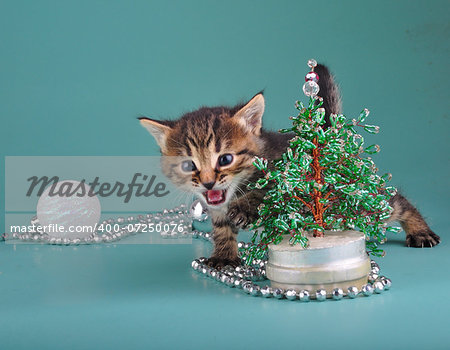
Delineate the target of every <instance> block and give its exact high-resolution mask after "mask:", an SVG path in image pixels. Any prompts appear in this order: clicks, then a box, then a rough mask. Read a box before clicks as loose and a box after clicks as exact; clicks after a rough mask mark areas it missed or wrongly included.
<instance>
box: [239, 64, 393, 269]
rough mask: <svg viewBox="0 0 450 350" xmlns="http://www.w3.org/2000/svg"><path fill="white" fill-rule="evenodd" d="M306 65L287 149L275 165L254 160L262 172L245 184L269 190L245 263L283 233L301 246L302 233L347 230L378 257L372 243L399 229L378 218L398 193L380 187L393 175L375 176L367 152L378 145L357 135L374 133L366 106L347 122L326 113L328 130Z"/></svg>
mask: <svg viewBox="0 0 450 350" xmlns="http://www.w3.org/2000/svg"><path fill="white" fill-rule="evenodd" d="M308 65H309V66H310V67H311V69H312V71H311V72H309V73H308V74H307V76H306V79H307V82H306V83H305V85H304V86H303V91H304V92H305V94H306V95H307V96H309V104H308V106H305V105H304V104H303V103H302V102H299V101H297V103H296V108H297V109H298V111H299V113H298V115H297V116H296V117H291V119H292V121H293V125H292V127H291V128H289V129H282V130H280V132H283V133H287V132H291V133H293V138H292V139H291V140H290V142H289V147H288V148H287V150H286V152H285V153H284V154H283V155H282V158H281V159H279V160H277V161H275V162H274V163H273V164H268V161H267V160H266V159H263V158H258V157H257V158H256V159H255V162H254V165H255V166H256V167H257V168H258V169H259V170H260V171H262V173H263V174H264V176H263V177H262V178H260V179H259V180H258V181H257V182H256V183H254V184H251V185H250V187H252V188H258V189H262V188H267V189H268V191H267V193H266V195H265V197H264V200H263V203H262V204H261V205H260V206H259V207H258V213H259V219H258V220H257V221H256V222H255V223H254V225H253V228H254V229H255V233H254V235H253V243H254V245H253V246H252V247H251V248H250V249H249V251H248V252H247V253H248V259H249V261H252V260H253V259H261V258H262V257H263V256H264V254H265V252H266V249H267V246H268V245H269V244H271V243H273V244H277V243H279V242H281V240H282V239H283V235H289V236H290V243H291V244H297V243H300V244H301V245H302V246H303V247H307V244H308V239H307V237H306V236H305V233H306V232H307V231H312V232H313V234H314V236H315V237H322V236H323V235H324V231H326V230H347V229H353V230H359V231H361V232H363V233H364V234H365V236H366V240H367V248H368V250H369V251H370V252H371V253H373V254H375V255H380V253H382V250H381V249H379V248H378V247H377V244H376V242H382V243H384V241H385V240H386V231H391V232H398V231H399V229H398V228H396V227H390V226H387V225H386V224H385V223H384V220H385V219H387V218H388V217H389V216H390V214H391V213H392V211H393V209H392V208H391V207H390V206H389V199H390V198H391V197H392V196H394V195H395V193H396V189H395V188H394V187H387V186H386V182H387V181H389V180H390V177H391V176H390V174H385V175H383V176H379V175H377V171H378V169H377V167H376V165H375V163H374V162H373V160H372V158H371V157H370V156H368V155H372V154H374V153H377V152H379V150H380V147H379V146H378V145H371V146H368V147H365V146H364V139H363V137H362V136H361V135H359V134H358V133H357V128H358V127H361V128H363V129H364V130H365V131H366V132H368V133H377V132H378V130H379V128H378V126H374V125H368V124H365V120H366V118H367V117H368V115H369V111H368V110H367V109H364V110H363V111H362V112H361V114H360V115H359V117H358V118H357V119H353V120H350V121H349V120H347V119H346V117H345V116H344V115H331V116H330V124H331V126H330V127H328V128H326V127H325V110H324V108H322V99H321V98H320V97H317V94H318V92H319V86H318V84H317V80H318V76H317V74H316V73H315V72H314V67H315V66H316V65H317V63H316V62H315V61H314V60H310V61H309V62H308ZM258 229H259V230H258Z"/></svg>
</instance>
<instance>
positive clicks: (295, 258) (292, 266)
mask: <svg viewBox="0 0 450 350" xmlns="http://www.w3.org/2000/svg"><path fill="white" fill-rule="evenodd" d="M307 237H308V239H309V247H308V248H306V249H304V248H302V247H301V245H300V244H296V245H290V244H289V237H288V236H286V237H285V238H284V239H283V241H282V242H281V243H280V244H277V245H274V244H272V245H269V260H268V263H267V266H266V276H267V278H268V279H269V280H270V281H271V285H272V287H273V288H282V289H284V290H286V289H295V290H296V291H301V290H308V291H309V292H314V291H316V290H318V289H325V290H326V291H327V296H330V295H331V294H330V293H331V291H332V290H333V289H334V288H342V289H343V290H344V291H346V290H347V288H348V287H350V286H354V287H357V288H358V290H361V287H362V286H363V285H364V284H366V283H367V278H368V275H369V272H370V259H369V256H368V254H367V253H366V245H365V237H364V235H363V234H362V233H361V232H356V231H326V232H325V236H324V237H313V235H312V233H311V234H309V233H308V234H307Z"/></svg>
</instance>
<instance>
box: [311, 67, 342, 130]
mask: <svg viewBox="0 0 450 350" xmlns="http://www.w3.org/2000/svg"><path fill="white" fill-rule="evenodd" d="M314 71H315V72H316V73H317V74H318V75H319V88H320V90H319V96H320V97H322V98H323V105H322V107H323V108H325V120H326V124H325V126H326V127H328V126H330V119H329V118H330V114H340V113H341V112H342V110H341V109H342V105H341V96H340V93H339V88H338V86H337V84H336V83H335V81H334V77H333V75H332V74H331V73H330V71H329V70H328V68H327V67H326V66H324V65H323V64H318V65H317V66H316V67H315V68H314Z"/></svg>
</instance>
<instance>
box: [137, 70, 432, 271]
mask: <svg viewBox="0 0 450 350" xmlns="http://www.w3.org/2000/svg"><path fill="white" fill-rule="evenodd" d="M315 71H316V72H317V73H318V74H319V76H320V80H319V86H320V95H321V97H322V98H323V99H324V104H323V107H324V108H325V110H326V118H327V124H326V126H329V125H330V124H329V115H330V114H332V113H336V114H338V113H340V97H339V91H338V88H337V85H336V84H335V83H334V79H333V76H332V75H331V74H330V72H329V71H328V69H327V68H326V67H325V66H323V65H318V66H317V67H316V69H315ZM263 113H264V97H263V95H262V93H258V94H257V95H255V96H254V97H253V98H252V99H251V100H250V101H249V102H248V103H246V104H245V105H237V106H235V107H231V108H230V107H223V106H222V107H202V108H200V109H198V110H196V111H193V112H190V113H187V114H185V115H183V116H182V117H181V118H180V119H178V120H175V121H172V120H166V121H156V120H153V119H149V118H139V119H140V122H141V124H142V126H144V127H145V128H146V129H147V130H148V131H149V132H150V133H151V134H152V135H153V136H154V138H155V139H156V141H157V143H158V145H159V146H160V148H161V153H162V155H163V158H162V165H163V170H164V172H165V173H166V175H167V176H168V177H169V178H170V179H171V180H172V181H173V182H174V183H175V184H176V185H177V186H179V187H180V188H181V189H183V190H185V191H188V192H193V193H194V194H196V195H197V196H198V197H199V198H200V199H201V200H202V201H203V202H204V203H205V204H206V205H207V207H208V210H209V212H210V215H211V218H212V224H213V228H214V235H213V238H214V252H213V254H212V256H211V257H210V258H209V259H208V265H210V266H213V267H217V268H220V267H222V266H225V265H233V266H236V265H238V264H239V263H240V261H239V258H238V249H237V241H236V237H237V234H238V231H239V229H241V228H245V227H247V226H248V225H249V224H250V223H251V222H253V221H254V220H255V218H256V216H257V207H258V205H259V203H261V201H262V198H263V197H264V194H265V191H266V190H264V189H263V190H251V191H250V190H248V189H247V184H248V183H249V182H253V181H255V180H257V179H258V178H259V177H260V176H261V174H260V173H259V172H258V171H257V169H256V168H255V167H254V166H253V164H252V162H253V157H254V156H260V157H264V158H266V159H268V160H269V161H271V160H273V159H276V158H279V157H280V156H281V154H282V153H283V152H284V151H285V149H286V148H287V146H288V141H289V139H290V138H292V135H289V134H280V133H278V132H271V131H266V130H264V129H263V128H262V116H263ZM390 205H391V206H392V207H393V208H394V212H393V214H392V216H391V218H390V221H393V220H398V221H400V223H401V225H402V226H403V228H404V230H405V231H406V244H407V245H408V246H409V247H410V246H412V247H433V246H435V245H437V244H439V242H440V238H439V236H437V235H436V234H434V233H433V232H432V231H431V229H430V228H429V227H428V225H427V223H426V222H425V220H424V219H423V218H422V216H421V215H420V213H419V212H418V211H417V209H416V208H414V206H413V205H411V203H409V202H408V201H407V200H406V199H405V198H404V197H403V196H402V195H401V194H396V195H395V196H394V197H393V198H392V199H391V202H390Z"/></svg>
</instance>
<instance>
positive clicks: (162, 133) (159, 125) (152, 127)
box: [138, 117, 172, 150]
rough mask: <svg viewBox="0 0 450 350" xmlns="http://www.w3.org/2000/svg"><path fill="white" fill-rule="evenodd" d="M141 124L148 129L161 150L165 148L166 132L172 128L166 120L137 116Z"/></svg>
mask: <svg viewBox="0 0 450 350" xmlns="http://www.w3.org/2000/svg"><path fill="white" fill-rule="evenodd" d="M138 119H139V121H140V122H141V125H142V126H143V127H144V128H146V129H147V130H148V132H149V133H150V134H151V135H152V136H153V137H154V138H155V140H156V142H157V143H158V145H159V147H160V148H161V150H163V149H165V148H166V139H167V134H168V133H169V131H170V130H172V128H171V127H170V126H169V125H168V123H167V122H164V121H157V120H153V119H150V118H145V117H141V118H138Z"/></svg>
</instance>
